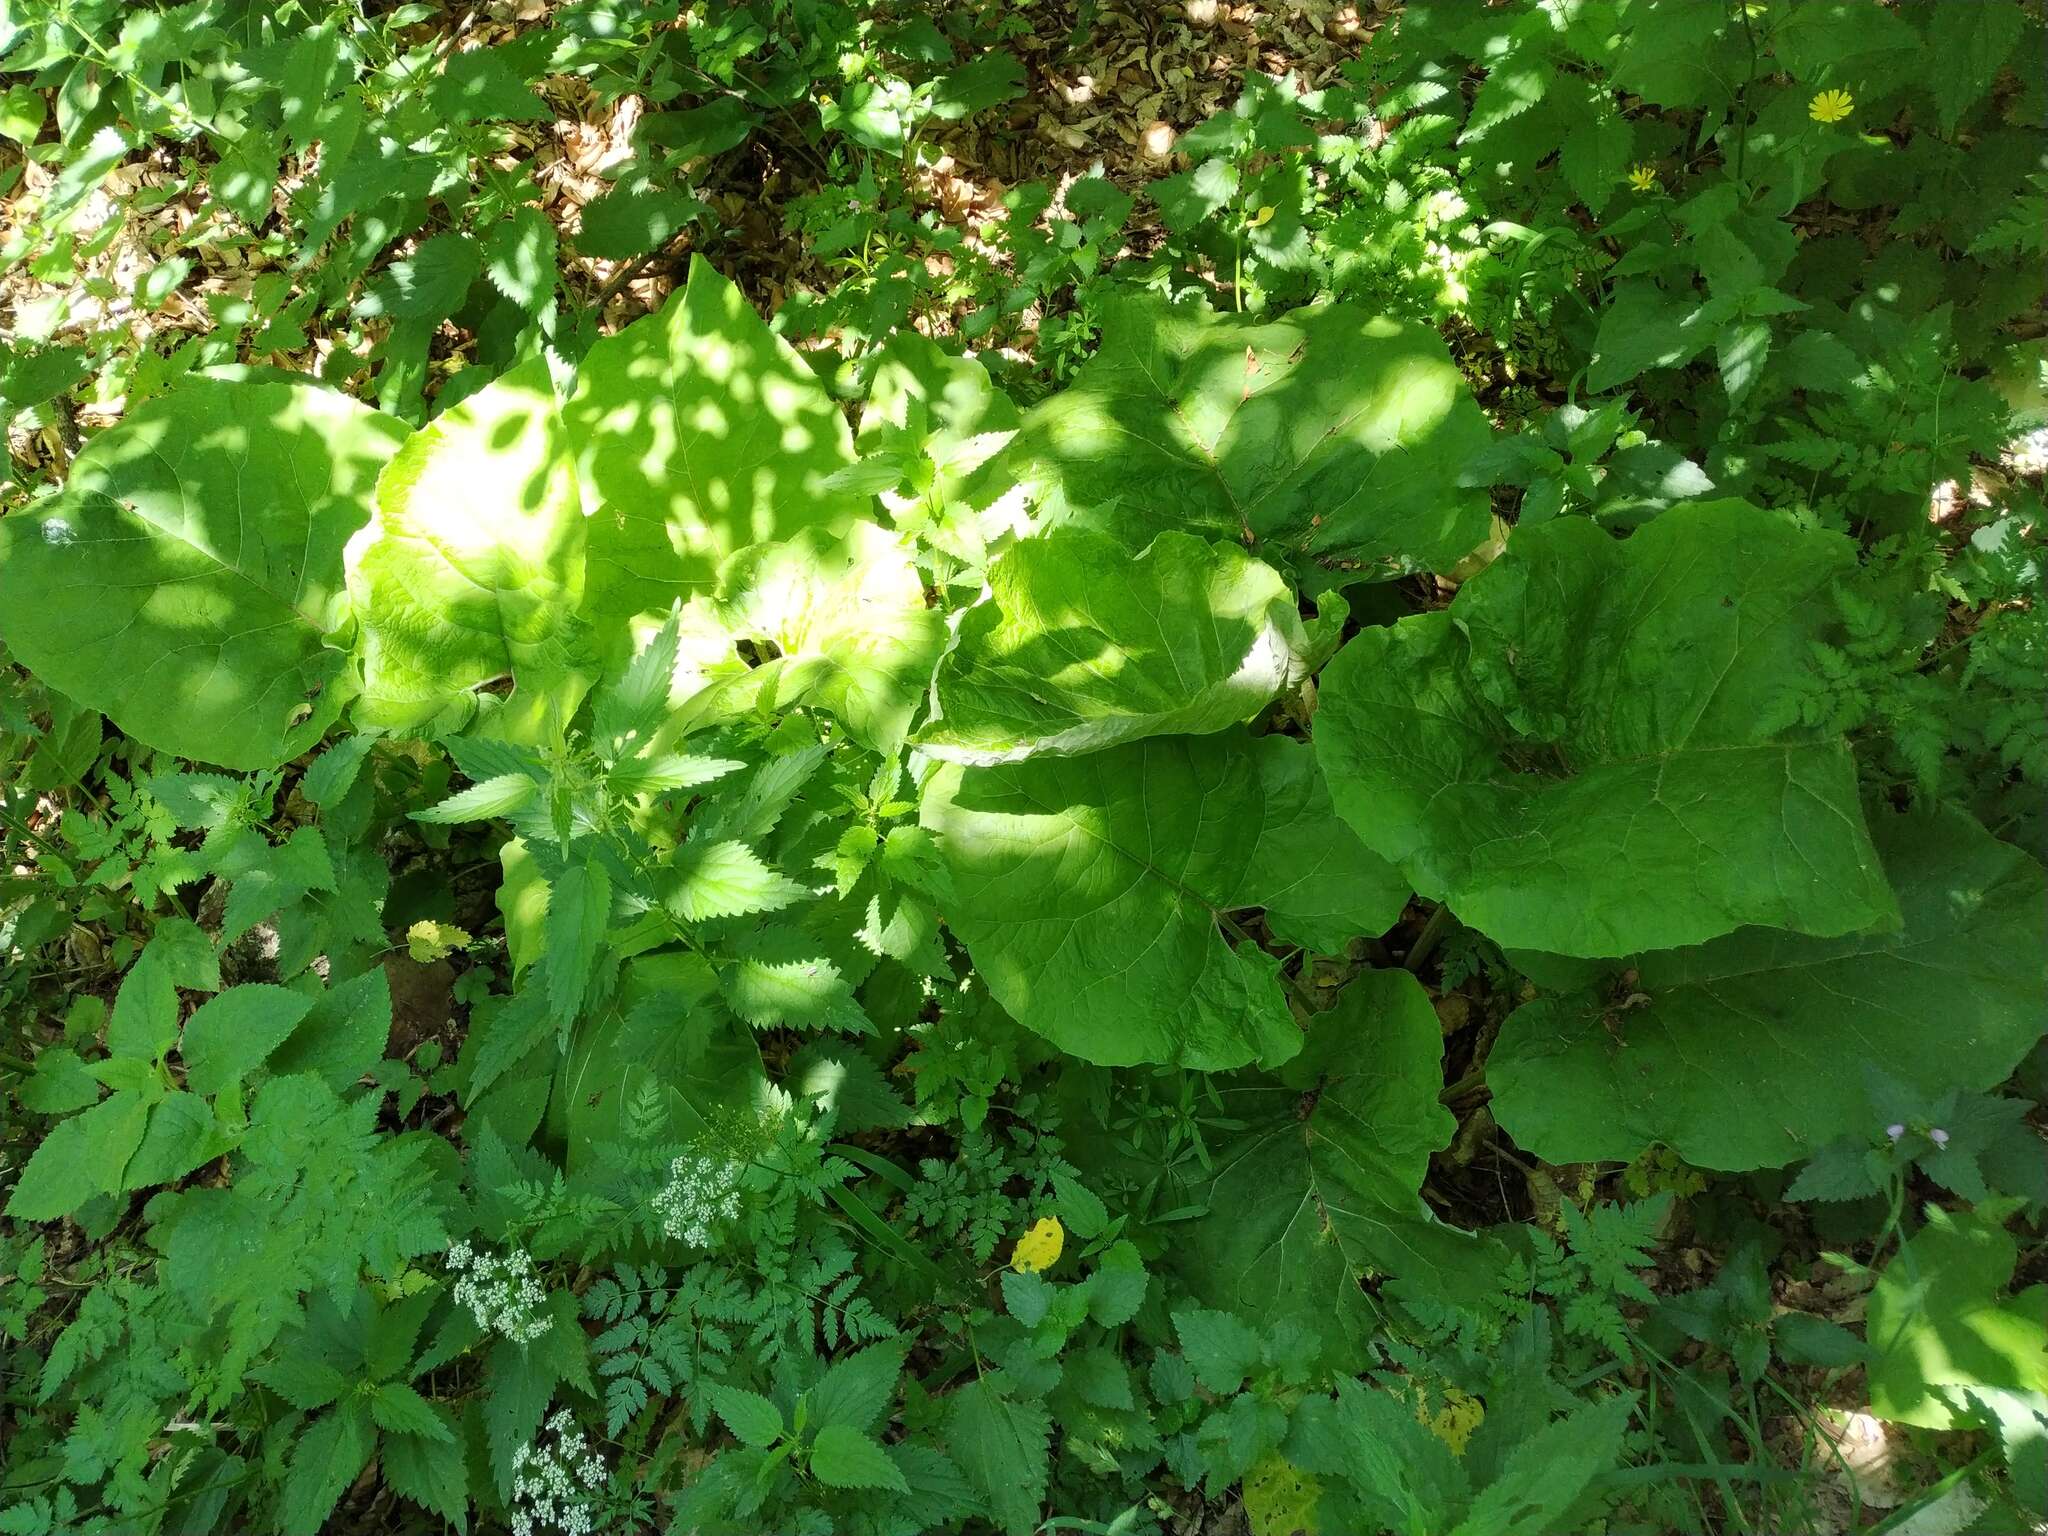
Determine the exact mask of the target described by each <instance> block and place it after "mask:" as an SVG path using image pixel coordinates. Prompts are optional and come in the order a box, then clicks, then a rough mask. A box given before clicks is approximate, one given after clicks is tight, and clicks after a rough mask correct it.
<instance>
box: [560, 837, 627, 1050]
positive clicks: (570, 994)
mask: <svg viewBox="0 0 2048 1536" xmlns="http://www.w3.org/2000/svg"><path fill="white" fill-rule="evenodd" d="M611 911H612V880H611V876H610V875H608V874H606V873H605V872H604V867H603V866H602V865H600V864H597V863H583V864H572V865H570V866H569V868H568V869H567V870H565V871H563V873H562V878H561V879H559V880H557V881H556V882H555V884H554V890H553V892H552V894H551V895H550V896H549V898H548V918H547V988H548V1008H549V1011H550V1012H551V1013H552V1014H553V1016H554V1020H555V1024H556V1026H557V1027H558V1028H561V1029H566V1028H568V1026H569V1023H570V1021H571V1020H573V1019H574V1018H575V1017H576V1014H577V1011H578V1010H579V1009H580V1008H581V1007H582V1006H583V995H584V993H585V992H587V991H588V990H589V987H590V973H591V968H592V966H593V965H595V963H596V961H597V950H598V946H599V945H600V944H602V943H603V942H604V930H605V927H606V925H607V924H608V923H609V922H610V920H611Z"/></svg>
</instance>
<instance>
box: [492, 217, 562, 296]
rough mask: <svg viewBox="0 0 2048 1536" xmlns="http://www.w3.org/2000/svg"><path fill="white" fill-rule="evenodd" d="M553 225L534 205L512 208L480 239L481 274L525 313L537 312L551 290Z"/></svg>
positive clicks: (552, 293)
mask: <svg viewBox="0 0 2048 1536" xmlns="http://www.w3.org/2000/svg"><path fill="white" fill-rule="evenodd" d="M555 244H556V239H555V226H554V222H553V221H552V220H551V219H549V218H548V216H547V215H546V214H545V213H543V212H541V211H540V209H538V208H531V207H521V208H515V209H513V210H512V215H511V217H510V218H508V219H506V220H505V222H504V223H502V224H500V225H498V226H497V227H496V228H494V229H493V230H492V231H491V232H490V234H489V235H488V236H487V237H485V240H484V276H485V277H487V278H489V279H490V280H491V286H492V287H493V288H496V289H497V290H498V292H500V293H502V294H504V295H505V297H506V298H508V299H510V300H511V301H512V302H513V303H514V304H517V305H518V306H519V307H520V308H521V309H523V310H525V311H526V312H527V313H528V314H538V313H540V311H541V310H542V309H543V308H545V307H546V305H547V301H548V300H549V299H550V298H552V297H553V296H554V292H555Z"/></svg>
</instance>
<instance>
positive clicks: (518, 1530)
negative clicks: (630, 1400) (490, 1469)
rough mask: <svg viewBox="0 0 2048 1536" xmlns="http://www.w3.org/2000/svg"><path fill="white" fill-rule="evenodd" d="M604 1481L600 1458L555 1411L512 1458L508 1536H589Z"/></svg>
mask: <svg viewBox="0 0 2048 1536" xmlns="http://www.w3.org/2000/svg"><path fill="white" fill-rule="evenodd" d="M604 1481H605V1466H604V1458H603V1457H601V1456H599V1455H598V1454H597V1452H596V1451H594V1450H592V1449H591V1448H590V1447H589V1446H588V1445H587V1444H586V1443H585V1441H584V1438H583V1431H582V1430H580V1429H578V1428H576V1425H575V1421H574V1420H573V1419H572V1418H570V1416H569V1410H568V1409H566V1408H557V1409H556V1410H555V1411H554V1413H552V1414H551V1415H549V1417H548V1421H547V1423H546V1424H545V1425H543V1426H542V1428H541V1433H540V1434H539V1435H536V1436H535V1437H534V1441H533V1444H531V1445H522V1446H520V1447H519V1449H518V1450H516V1451H514V1452H513V1453H512V1536H537V1533H538V1532H541V1531H559V1532H561V1533H562V1536H591V1532H592V1531H594V1530H595V1529H596V1527H595V1525H594V1524H593V1523H592V1522H593V1520H594V1518H595V1514H596V1508H597V1500H596V1494H597V1490H598V1489H600V1488H602V1487H603V1486H604Z"/></svg>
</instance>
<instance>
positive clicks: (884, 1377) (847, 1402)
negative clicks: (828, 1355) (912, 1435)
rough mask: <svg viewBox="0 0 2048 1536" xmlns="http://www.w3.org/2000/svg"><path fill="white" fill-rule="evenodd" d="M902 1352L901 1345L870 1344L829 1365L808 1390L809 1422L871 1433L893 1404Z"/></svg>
mask: <svg viewBox="0 0 2048 1536" xmlns="http://www.w3.org/2000/svg"><path fill="white" fill-rule="evenodd" d="M905 1352H906V1347H905V1346H904V1345H902V1344H897V1343H891V1344H871V1345H869V1346H868V1347H867V1348H866V1349H863V1350H857V1351H855V1352H854V1353H853V1354H850V1355H848V1356H846V1358H845V1359H843V1360H835V1361H833V1362H832V1364H831V1365H830V1366H829V1367H828V1368H827V1369H826V1371H825V1374H824V1375H823V1376H821V1377H819V1378H818V1384H817V1385H816V1386H814V1387H812V1388H811V1389H810V1399H811V1421H812V1422H813V1423H814V1424H818V1425H828V1424H844V1425H846V1426H848V1427H849V1428H852V1429H859V1430H871V1429H873V1428H874V1427H875V1425H876V1424H877V1423H879V1422H880V1421H881V1419H882V1416H883V1414H884V1413H886V1412H887V1411H888V1408H889V1405H890V1404H891V1403H892V1402H893V1401H894V1400H895V1393H896V1378H897V1377H898V1376H900V1375H901V1374H902V1373H903V1358H904V1354H905Z"/></svg>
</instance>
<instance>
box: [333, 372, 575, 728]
mask: <svg viewBox="0 0 2048 1536" xmlns="http://www.w3.org/2000/svg"><path fill="white" fill-rule="evenodd" d="M349 554H350V557H351V559H350V568H349V589H350V593H351V595H352V596H353V598H354V600H355V608H356V614H357V617H358V619H359V621H360V623H361V626H362V639H361V647H362V658H363V689H362V695H361V697H359V698H358V699H357V701H356V704H355V710H354V714H355V719H356V720H357V722H358V723H359V724H365V725H381V726H385V727H387V728H391V729H403V728H405V727H408V726H415V725H419V724H422V723H423V722H425V721H427V720H430V719H432V718H433V717H434V716H435V715H436V714H437V713H439V712H440V711H441V710H442V709H443V708H445V707H446V706H447V704H448V703H449V701H450V700H451V699H453V698H455V697H456V696H457V695H459V694H461V693H463V692H464V691H466V690H468V689H471V688H474V687H476V686H477V685H478V684H479V683H486V682H491V681H493V680H495V679H497V678H502V677H507V676H511V677H514V678H516V679H517V680H518V684H519V687H520V689H521V690H522V691H526V690H529V689H541V688H545V687H546V685H547V684H548V683H549V682H550V681H554V680H557V679H560V678H561V677H563V676H564V675H565V674H567V673H568V672H570V671H571V670H572V669H573V667H574V666H575V664H576V662H577V659H578V657H577V652H578V646H579V636H578V626H577V619H576V609H577V606H578V605H579V604H580V603H581V601H582V598H583V517H582V509H581V504H580V501H579V498H578V495H577V489H576V471H575V466H574V465H573V464H572V463H571V462H570V460H569V453H568V444H567V441H566V439H565V436H564V433H563V431H562V422H561V417H560V414H559V413H558V411H557V408H556V402H555V393H554V388H553V386H552V385H551V384H550V383H549V381H548V371H547V364H546V363H545V362H542V361H539V360H535V361H534V362H531V363H527V364H525V365H523V366H522V367H519V368H515V369H514V370H512V372H510V373H508V374H506V375H505V376H504V377H502V378H500V379H498V380H497V381H495V382H494V383H492V384H490V385H488V386H486V387H485V388H484V389H482V390H480V391H479V392H478V393H476V394H474V395H471V396H470V397H469V398H468V399H466V400H463V401H461V402H460V403H459V404H457V405H455V406H453V407H452V408H450V409H449V410H448V411H446V412H444V413H443V414H442V415H440V416H438V417H436V418H435V419H434V420H433V421H431V422H429V423H428V424H427V425H426V426H424V427H422V428H420V430H419V431H417V432H415V433H413V435H412V436H411V437H410V438H408V439H407V440H406V443H405V446H404V447H402V448H400V449H399V450H398V454H397V457H395V458H394V459H393V460H392V461H391V463H390V464H389V465H388V466H387V467H386V468H385V470H384V473H383V474H382V475H381V476H380V477H379V478H378V481H377V504H376V515H375V517H374V518H373V520H372V521H371V523H370V525H369V527H367V528H365V529H364V530H363V531H362V532H361V533H359V534H357V535H356V537H355V540H354V541H353V542H352V544H351V545H350V549H349Z"/></svg>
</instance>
